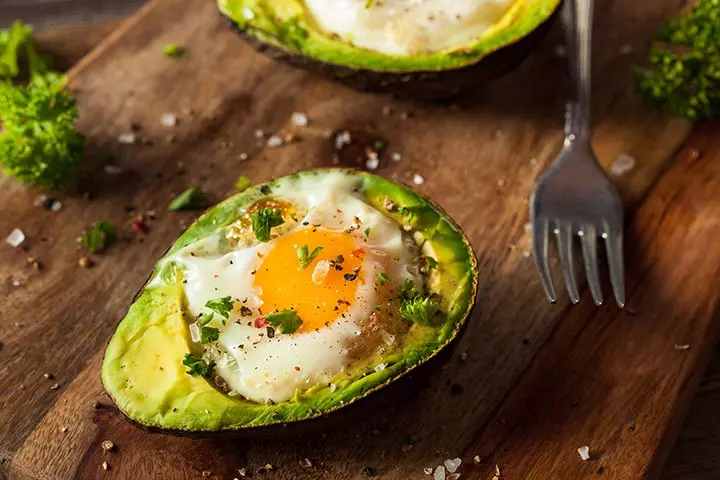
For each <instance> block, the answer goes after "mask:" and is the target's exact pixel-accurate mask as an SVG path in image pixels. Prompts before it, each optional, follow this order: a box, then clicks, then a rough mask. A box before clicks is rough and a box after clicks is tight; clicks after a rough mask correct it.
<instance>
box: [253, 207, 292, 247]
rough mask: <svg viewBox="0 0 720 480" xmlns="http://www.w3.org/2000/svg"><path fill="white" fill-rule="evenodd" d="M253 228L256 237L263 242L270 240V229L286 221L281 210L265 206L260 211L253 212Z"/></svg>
mask: <svg viewBox="0 0 720 480" xmlns="http://www.w3.org/2000/svg"><path fill="white" fill-rule="evenodd" d="M251 219H252V229H253V232H254V233H255V238H257V239H258V240H259V241H261V242H267V241H269V240H270V229H271V228H273V227H277V226H279V225H282V224H283V223H285V220H283V217H282V214H281V213H280V210H277V209H272V208H263V209H262V210H260V211H259V212H255V213H253V214H252V217H251Z"/></svg>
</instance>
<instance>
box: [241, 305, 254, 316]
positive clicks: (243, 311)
mask: <svg viewBox="0 0 720 480" xmlns="http://www.w3.org/2000/svg"><path fill="white" fill-rule="evenodd" d="M240 315H242V316H243V317H250V316H252V310H250V308H249V307H246V306H245V305H243V306H242V307H240Z"/></svg>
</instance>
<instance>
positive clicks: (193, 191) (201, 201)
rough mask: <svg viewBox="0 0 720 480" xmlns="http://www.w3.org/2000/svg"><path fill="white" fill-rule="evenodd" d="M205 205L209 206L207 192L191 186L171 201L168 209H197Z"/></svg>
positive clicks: (174, 210) (175, 210) (172, 210)
mask: <svg viewBox="0 0 720 480" xmlns="http://www.w3.org/2000/svg"><path fill="white" fill-rule="evenodd" d="M205 207H207V197H206V196H205V193H203V191H202V190H198V189H197V188H195V187H190V188H188V189H187V190H185V191H184V192H183V193H181V194H180V195H178V196H177V197H175V200H173V201H172V202H170V206H169V207H168V210H169V211H171V212H178V211H180V210H195V209H198V208H205Z"/></svg>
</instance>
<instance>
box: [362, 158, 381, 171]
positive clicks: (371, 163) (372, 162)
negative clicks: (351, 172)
mask: <svg viewBox="0 0 720 480" xmlns="http://www.w3.org/2000/svg"><path fill="white" fill-rule="evenodd" d="M379 166H380V159H379V158H378V157H377V155H373V156H371V157H370V158H368V159H367V161H366V162H365V167H367V169H368V170H377V168H378V167H379Z"/></svg>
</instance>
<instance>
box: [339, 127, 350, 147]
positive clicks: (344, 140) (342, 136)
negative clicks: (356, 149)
mask: <svg viewBox="0 0 720 480" xmlns="http://www.w3.org/2000/svg"><path fill="white" fill-rule="evenodd" d="M350 142H352V137H351V136H350V132H348V131H347V130H345V131H343V132H340V133H338V134H337V135H335V149H336V150H340V149H341V148H342V147H343V145H345V144H348V143H350Z"/></svg>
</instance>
